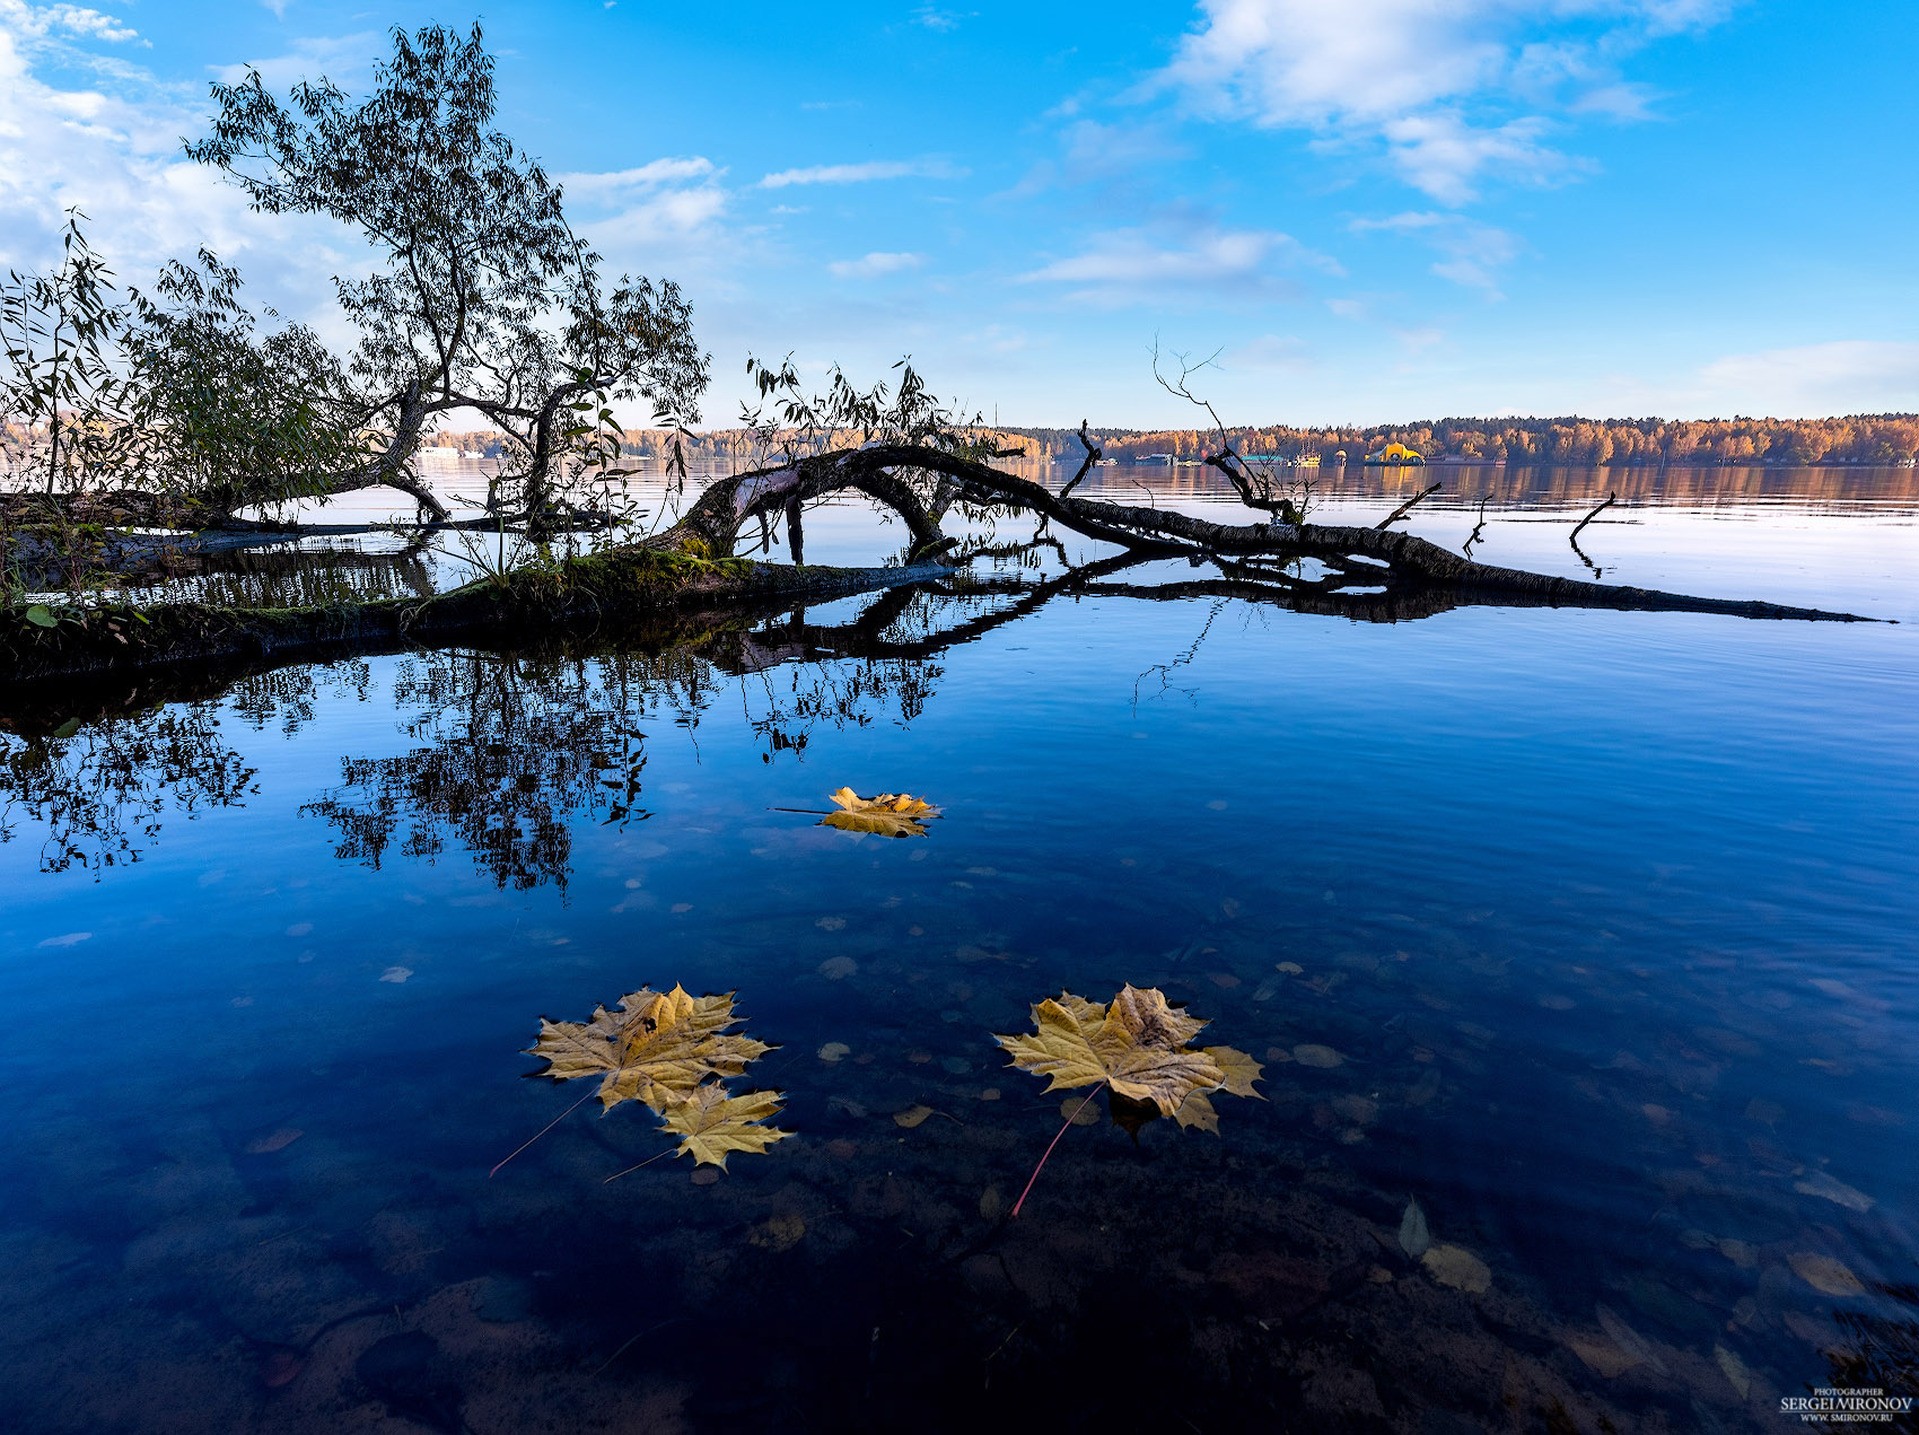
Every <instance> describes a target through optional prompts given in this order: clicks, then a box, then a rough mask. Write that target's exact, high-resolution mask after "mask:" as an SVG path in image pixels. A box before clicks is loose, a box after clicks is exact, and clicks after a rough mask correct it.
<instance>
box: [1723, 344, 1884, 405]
mask: <svg viewBox="0 0 1919 1435" xmlns="http://www.w3.org/2000/svg"><path fill="white" fill-rule="evenodd" d="M1700 379H1701V381H1702V383H1703V385H1704V389H1705V393H1704V395H1703V399H1702V406H1701V411H1702V412H1707V411H1710V412H1714V413H1723V414H1732V413H1742V414H1756V415H1757V414H1763V415H1768V416H1773V417H1780V418H1810V417H1820V416H1825V415H1831V414H1857V413H1890V412H1898V413H1910V412H1912V411H1913V410H1914V409H1919V344H1915V343H1908V342H1898V341H1892V340H1876V339H1839V340H1834V341H1832V342H1828V343H1823V344H1800V345H1796V346H1794V347H1791V348H1781V349H1762V350H1759V351H1758V352H1756V353H1749V354H1729V355H1727V356H1726V357H1725V358H1722V359H1718V360H1715V361H1714V362H1712V363H1710V364H1707V365H1706V366H1705V367H1704V368H1703V369H1701V370H1700Z"/></svg>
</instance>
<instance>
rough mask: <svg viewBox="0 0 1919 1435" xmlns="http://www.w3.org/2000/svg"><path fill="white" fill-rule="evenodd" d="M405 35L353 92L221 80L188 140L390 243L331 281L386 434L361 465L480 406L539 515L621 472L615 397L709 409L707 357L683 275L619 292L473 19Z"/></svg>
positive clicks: (250, 188) (404, 455) (324, 85)
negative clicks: (370, 260) (503, 120)
mask: <svg viewBox="0 0 1919 1435" xmlns="http://www.w3.org/2000/svg"><path fill="white" fill-rule="evenodd" d="M393 44H394V52H393V55H392V58H391V59H389V60H387V61H385V62H384V63H382V64H381V65H380V66H379V67H378V68H377V70H376V71H375V76H374V86H373V91H372V93H371V94H370V95H369V96H368V97H367V98H365V99H364V100H362V101H360V102H358V103H354V102H352V101H350V100H349V99H348V97H347V95H346V94H345V93H344V92H343V91H341V90H340V89H339V88H338V87H337V86H335V85H334V84H332V83H331V82H330V81H327V80H321V81H318V82H317V83H315V82H302V83H300V84H298V85H295V86H294V87H293V90H292V92H291V94H290V96H289V97H288V98H287V99H286V100H284V101H282V100H281V99H279V98H276V97H275V96H273V95H271V94H269V93H268V91H267V88H266V85H265V82H264V81H263V79H262V78H261V76H260V74H259V72H258V71H257V70H249V71H248V73H247V76H246V78H245V79H243V80H241V81H239V82H238V83H236V84H230V85H229V84H216V85H215V86H214V87H213V97H214V99H215V101H216V102H217V103H218V105H219V115H218V117H217V119H216V120H215V122H214V125H213V130H212V133H211V134H210V135H209V136H208V137H207V138H205V139H203V140H200V141H198V142H196V143H193V144H189V145H188V146H187V151H188V153H189V154H190V155H191V156H192V157H193V158H195V159H197V160H200V161H201V162H203V163H205V164H209V165H212V166H214V167H216V168H218V169H220V170H221V171H223V172H224V173H226V174H227V175H228V176H229V177H231V178H232V179H233V180H234V181H236V182H237V183H238V184H239V185H240V186H241V188H242V189H243V190H244V191H245V192H246V195H247V197H248V199H249V200H250V201H251V203H252V205H253V207H254V208H255V209H258V210H260V211H262V212H264V213H267V214H313V215H326V216H329V217H331V218H334V219H337V220H339V221H341V222H343V223H345V224H348V225H351V226H354V227H355V228H357V229H358V230H359V231H360V232H361V233H362V234H363V235H364V236H365V238H366V239H367V240H368V241H369V243H370V244H371V245H372V246H373V248H374V249H375V251H376V252H377V253H379V255H380V256H381V259H382V261H383V263H382V266H381V267H380V268H379V269H377V270H375V271H374V272H373V273H371V274H368V275H366V276H364V277H360V278H352V279H348V278H337V277H336V279H335V281H334V283H335V289H336V292H337V294H338V297H339V301H340V304H341V307H342V308H343V309H344V310H345V312H346V315H347V318H348V319H349V320H350V321H351V322H352V323H353V324H354V326H355V327H356V328H357V329H358V331H359V342H358V344H357V346H356V348H355V349H354V352H353V354H352V357H351V360H350V371H351V373H352V376H353V378H354V380H355V382H356V383H357V384H358V385H360V386H361V387H362V388H363V389H364V390H365V391H366V392H367V393H368V394H370V395H372V398H371V400H370V405H371V407H370V409H369V412H368V413H367V414H366V415H365V419H366V421H367V423H368V424H369V426H370V427H375V428H377V429H378V430H379V432H380V433H381V435H382V437H383V439H384V448H383V451H382V452H381V453H380V454H379V455H378V456H377V458H376V459H375V460H373V462H372V464H371V466H370V468H369V470H368V475H369V476H368V481H381V482H391V481H395V480H398V479H401V478H403V477H404V476H406V474H407V473H409V472H410V465H411V462H412V458H413V453H414V450H415V448H416V447H417V445H418V442H419V439H420V435H421V433H422V431H423V430H424V428H425V427H426V426H427V425H428V424H429V423H430V422H432V421H433V420H435V419H436V417H437V416H438V415H440V414H443V413H447V412H451V411H453V410H458V409H472V410H476V411H478V412H479V413H480V414H481V415H482V416H483V417H484V418H485V419H486V421H487V422H489V423H491V424H493V425H495V426H496V427H497V428H498V429H499V431H500V432H501V433H502V434H503V435H504V436H505V438H506V443H507V448H508V451H509V455H510V460H511V461H510V464H509V471H508V475H507V478H506V480H505V481H506V482H508V483H510V485H511V486H512V487H513V488H514V489H515V490H516V492H514V493H513V494H512V495H511V504H512V506H513V507H515V508H516V509H517V512H518V515H519V516H520V517H523V518H524V519H525V520H526V521H527V522H528V524H529V526H530V527H532V528H534V529H535V530H541V529H544V528H547V527H550V526H551V525H552V524H553V523H554V522H556V521H557V520H558V519H559V518H560V517H561V516H562V515H563V513H564V512H565V511H566V510H567V509H568V508H569V506H570V504H571V498H570V495H575V494H579V493H581V492H582V491H583V488H582V486H583V485H584V483H585V482H586V481H587V480H588V479H601V478H613V479H617V478H618V477H619V476H620V474H619V471H618V469H617V462H616V461H617V458H618V454H619V428H618V426H617V425H616V424H615V423H614V421H613V414H612V409H611V407H610V405H611V403H612V402H614V401H615V400H621V399H635V398H645V399H647V400H649V401H650V402H651V403H652V404H653V406H654V409H655V410H656V415H657V417H656V420H655V421H656V422H658V423H664V424H666V425H668V426H669V427H672V428H673V429H675V430H676V431H677V430H678V429H679V428H681V427H683V426H684V425H685V424H687V423H690V422H693V421H695V420H696V419H697V418H698V417H699V411H698V407H697V404H698V396H699V394H700V392H701V391H702V390H703V389H704V387H705V385H706V379H707V359H706V356H705V355H704V354H702V353H701V352H700V351H699V349H698V347H697V346H696V344H695V343H694V340H693V333H692V323H691V310H690V308H689V306H688V305H687V303H686V301H685V299H684V298H683V297H682V295H681V293H680V290H679V288H678V286H677V285H674V284H672V283H656V282H655V281H653V280H651V279H645V278H641V279H633V278H630V277H629V278H624V279H622V280H621V281H620V282H619V283H618V284H617V285H615V286H613V287H612V288H611V289H609V288H608V287H607V286H606V285H605V283H604V282H603V281H602V278H601V275H600V262H601V261H600V256H599V255H597V254H595V253H594V252H593V251H592V250H591V249H590V248H589V247H588V246H587V245H586V243H585V242H584V241H583V240H582V239H580V238H579V236H577V235H576V234H574V232H573V230H572V229H571V227H570V226H569V225H568V223H567V220H566V217H565V213H564V211H563V209H562V205H561V190H560V187H559V185H557V184H556V183H554V182H553V180H552V179H551V178H549V177H548V175H547V174H546V171H545V170H544V169H543V168H542V167H541V166H540V165H539V164H538V163H536V162H535V161H533V160H532V159H531V158H529V157H528V156H527V155H525V154H524V153H523V152H521V151H520V150H519V149H518V148H517V147H515V145H514V144H513V142H512V141H511V140H510V139H509V138H508V137H507V136H506V135H504V134H503V133H501V132H500V131H499V130H497V129H496V128H494V125H493V120H494V114H495V110H496V107H497V100H496V96H495V91H494V61H493V57H492V56H491V55H490V54H488V53H487V51H486V49H485V46H484V44H483V42H482V35H481V30H480V27H479V26H478V25H475V26H474V27H473V29H472V30H471V31H470V32H469V33H468V34H467V35H465V36H461V35H459V34H458V33H456V32H455V31H453V30H451V29H448V28H446V27H444V26H437V25H435V26H428V27H426V28H424V29H421V30H419V31H417V32H415V33H413V34H408V33H407V32H406V31H405V30H400V29H396V30H395V31H394V32H393ZM507 504H508V498H507V496H506V495H505V494H504V491H502V492H499V493H496V504H495V506H504V505H507Z"/></svg>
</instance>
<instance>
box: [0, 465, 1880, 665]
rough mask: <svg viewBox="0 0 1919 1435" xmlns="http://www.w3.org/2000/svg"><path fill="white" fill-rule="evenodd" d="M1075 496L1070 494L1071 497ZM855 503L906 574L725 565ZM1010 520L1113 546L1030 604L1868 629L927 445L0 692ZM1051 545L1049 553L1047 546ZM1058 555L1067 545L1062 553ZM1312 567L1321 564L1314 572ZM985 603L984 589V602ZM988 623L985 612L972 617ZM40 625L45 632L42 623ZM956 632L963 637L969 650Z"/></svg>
mask: <svg viewBox="0 0 1919 1435" xmlns="http://www.w3.org/2000/svg"><path fill="white" fill-rule="evenodd" d="M1071 486H1072V485H1070V484H1069V485H1068V487H1069V488H1070V487H1071ZM845 492H857V493H860V494H863V495H865V496H866V497H868V498H870V499H872V500H873V501H875V502H877V503H879V504H881V505H882V506H884V507H885V508H887V509H889V510H890V511H892V512H893V513H895V514H897V515H898V516H899V517H900V519H901V520H902V521H903V522H904V524H905V526H906V528H907V531H908V534H909V535H910V539H911V542H910V545H909V547H908V550H907V561H906V564H905V566H901V567H892V568H882V569H831V568H811V567H800V566H793V567H786V566H775V565H765V564H755V563H749V562H746V561H744V560H741V559H736V558H734V557H733V556H732V555H733V552H734V549H735V548H736V547H737V546H738V543H739V538H740V534H741V532H742V530H745V529H747V528H748V527H749V526H754V527H760V528H761V531H763V532H770V525H771V524H773V523H774V522H783V523H785V524H786V526H787V528H788V531H789V533H793V534H797V532H798V522H797V514H798V511H799V509H800V508H801V506H802V505H804V504H805V503H808V502H812V501H817V500H820V499H823V498H826V497H829V496H831V495H833V494H837V493H845ZM955 504H959V505H961V506H963V507H967V508H970V509H972V510H973V511H975V512H980V513H989V512H990V513H1017V514H1024V515H1029V516H1032V517H1034V518H1036V519H1037V520H1038V521H1039V523H1040V525H1041V528H1042V530H1043V529H1044V528H1045V527H1046V525H1049V524H1057V525H1058V526H1060V527H1061V528H1065V529H1070V530H1072V531H1073V532H1076V533H1078V534H1080V535H1082V536H1084V537H1086V538H1090V539H1094V540H1097V541H1100V542H1104V543H1110V544H1112V545H1114V546H1116V547H1117V548H1118V549H1119V550H1120V552H1119V553H1118V554H1117V555H1115V556H1114V558H1112V559H1109V560H1103V561H1101V562H1099V563H1095V564H1091V565H1087V566H1083V567H1080V568H1078V569H1075V570H1071V571H1069V572H1068V573H1067V574H1066V575H1064V576H1063V577H1061V578H1059V579H1054V580H1048V581H1047V582H1046V583H1043V584H1040V585H1038V586H1037V587H1036V588H1035V587H1033V586H1032V585H1024V586H1023V587H1022V588H1021V590H1020V591H1021V593H1022V594H1023V596H1022V597H1021V598H1020V600H1019V601H1018V602H1017V603H1016V604H1015V607H1016V608H1021V609H1024V610H1027V611H1030V609H1031V608H1032V607H1036V606H1038V605H1039V604H1041V603H1043V602H1045V601H1046V600H1047V599H1049V598H1050V597H1051V596H1053V595H1054V594H1055V593H1057V592H1061V591H1067V590H1071V591H1076V592H1079V593H1082V594H1089V595H1091V594H1105V595H1109V596H1128V597H1131V596H1148V595H1152V596H1159V597H1238V598H1245V599H1248V600H1251V601H1258V602H1270V603H1276V604H1280V605H1283V606H1286V607H1290V608H1294V609H1297V610H1299V611H1304V612H1317V613H1331V614H1339V615H1341V616H1345V617H1350V618H1358V619H1367V620H1373V621H1389V622H1390V621H1403V620H1406V619H1410V618H1417V617H1424V616H1429V615H1431V614H1434V613H1437V612H1441V611H1444V610H1446V609H1448V608H1453V607H1458V606H1463V605H1467V604H1484V603H1498V604H1511V605H1515V606H1517V605H1526V606H1532V605H1548V606H1556V607H1581V608H1604V609H1614V610H1620V611H1642V612H1687V613H1718V614H1724V615H1727V616H1732V617H1741V618H1766V619H1793V620H1804V621H1830V622H1868V621H1873V620H1871V619H1867V618H1863V617H1861V616H1859V615H1857V614H1852V613H1838V612H1828V611H1825V610H1822V609H1816V608H1802V607H1794V606H1790V605H1786V604H1778V603H1767V602H1763V601H1759V600H1741V599H1724V598H1710V597H1702V596H1697V595H1692V594H1684V593H1666V592H1660V591H1657V590H1654V589H1645V588H1630V587H1620V586H1616V585H1607V584H1601V583H1593V582H1586V581H1583V580H1580V579H1574V578H1562V577H1558V576H1555V575H1551V574H1542V573H1530V572H1525V571H1523V570H1520V569H1514V568H1501V567H1496V566H1494V565H1491V564H1485V563H1476V562H1474V561H1473V560H1471V559H1469V558H1464V557H1461V556H1460V555H1458V554H1454V553H1449V552H1447V551H1446V550H1445V549H1443V548H1440V547H1438V546H1437V545H1435V544H1432V543H1429V542H1427V541H1426V540H1425V539H1422V538H1418V537H1415V536H1414V535H1412V534H1408V533H1402V532H1397V531H1393V530H1390V529H1380V528H1357V527H1344V526H1337V525H1331V524H1308V523H1289V522H1283V521H1277V520H1275V521H1269V522H1264V523H1253V524H1243V525H1232V524H1222V523H1215V522H1212V521H1210V520H1208V519H1203V518H1195V517H1192V516H1190V515H1188V514H1183V513H1177V512H1171V511H1168V510H1163V509H1157V508H1141V507H1136V506H1133V505H1128V504H1119V503H1110V502H1107V501H1105V500H1102V499H1092V498H1081V497H1076V496H1073V495H1072V494H1070V493H1059V494H1055V493H1053V492H1051V491H1050V490H1048V489H1046V488H1044V487H1042V486H1041V485H1039V484H1037V483H1034V482H1032V481H1031V480H1029V479H1024V478H1021V477H1019V476H1017V475H1014V474H1009V473H1005V472H1003V471H1001V470H999V469H996V468H993V467H991V466H990V465H988V464H986V463H984V462H981V461H980V460H979V459H976V458H972V457H969V456H967V455H964V454H960V453H954V452H949V451H947V450H945V449H941V448H937V447H932V446H928V445H922V444H903V443H895V444H869V445H867V446H865V447H862V448H858V449H850V450H841V451H838V452H829V453H823V454H818V455H814V456H810V457H806V458H801V459H797V460H795V461H793V462H791V463H788V464H784V465H781V466H778V467H775V468H767V469H759V470H755V471H753V472H750V473H744V474H739V475H736V476H734V477H731V478H726V479H722V480H720V481H718V482H716V483H714V484H712V485H711V486H710V487H708V488H707V489H706V490H705V492H704V493H702V494H701V496H700V498H699V499H698V501H697V502H696V503H695V504H694V505H693V507H692V508H691V509H690V510H689V511H688V512H687V514H686V515H685V516H684V517H683V518H682V519H681V520H680V521H679V522H678V523H676V524H675V525H674V526H673V527H671V528H670V529H668V530H667V531H665V532H664V533H661V534H658V535H655V536H653V537H649V538H646V539H641V540H638V541H636V542H633V543H630V544H626V545H621V546H618V547H612V548H607V549H603V550H601V551H599V552H597V553H590V554H587V555H584V556H581V557H576V558H572V559H568V560H567V561H565V562H563V563H560V564H556V565H554V566H552V567H542V568H537V569H524V570H518V571H515V572H511V573H508V574H505V575H500V576H496V577H489V578H484V579H480V580H476V581H475V582H472V583H468V584H466V585H465V586H464V587H461V588H458V589H454V590H452V591H450V592H447V593H441V594H434V595H431V596H428V597H425V598H404V599H400V598H390V599H378V600H372V601H367V602H362V603H348V604H341V605H337V606H326V607H307V608H286V609H255V610H241V609H230V608H217V607H212V606H209V605H206V604H200V603H165V604H159V605H156V606H153V607H150V608H148V609H146V610H144V611H135V610H133V609H130V608H119V609H113V608H104V609H91V610H89V609H84V608H63V609H60V610H58V612H57V614H54V613H51V612H49V611H48V610H42V612H41V616H40V617H39V618H38V619H34V620H31V621H30V620H28V619H27V618H26V617H25V616H24V614H23V611H22V610H19V609H16V610H15V613H14V617H13V619H12V621H11V622H4V621H0V629H4V631H0V681H5V680H11V681H15V682H18V681H33V680H39V679H45V678H51V677H56V676H62V675H66V676H73V675H80V674H87V673H104V672H118V671H130V670H141V669H150V668H155V667H162V666H167V665H178V664H185V663H196V662H198V663H216V662H227V661H233V660H238V659H245V660H248V661H253V662H260V661H266V662H269V663H274V664H277V663H280V662H291V661H297V660H304V659H308V658H318V657H324V656H330V655H336V654H340V653H345V652H379V651H391V650H394V649H396V648H402V647H406V646H412V645H421V644H446V643H454V642H458V641H461V640H463V639H466V638H470V637H471V636H473V635H475V634H487V635H491V636H495V637H499V638H503V639H504V638H510V637H512V636H515V635H520V636H530V637H539V638H550V637H555V636H567V637H573V638H588V637H591V636H592V635H593V634H595V633H598V632H602V631H613V630H617V629H618V628H620V627H621V626H622V625H629V624H632V623H634V622H637V621H641V620H642V619H645V618H647V617H649V616H651V615H657V614H661V613H670V612H673V611H691V610H693V609H696V608H699V607H700V606H701V605H704V606H705V607H706V608H707V609H711V610H719V609H723V608H728V607H733V608H738V607H740V606H742V605H744V606H755V605H757V606H758V607H760V608H763V609H767V610H768V611H778V610H780V609H782V608H784V609H792V608H795V607H800V606H804V605H805V604H806V603H810V602H817V601H821V600H824V599H826V598H830V597H837V596H842V595H845V594H850V593H857V592H865V591H876V590H879V589H882V588H888V587H896V586H899V585H902V584H906V583H911V582H915V581H919V580H923V579H926V578H928V577H933V576H938V575H940V574H943V573H947V572H950V571H951V570H950V568H948V567H945V566H942V565H941V564H940V563H939V562H937V561H936V560H938V559H939V558H940V556H941V555H943V554H946V553H947V552H948V551H949V550H951V549H952V548H953V547H954V546H955V545H956V544H957V542H958V540H957V538H955V537H952V536H949V535H947V534H946V533H945V531H944V530H943V529H942V527H941V519H942V517H943V516H944V515H945V514H946V513H947V512H948V511H949V510H950V509H951V508H952V507H953V506H954V505H955ZM1052 546H1055V547H1057V542H1056V540H1055V541H1053V544H1052ZM1061 551H1062V552H1063V550H1061ZM1166 557H1183V558H1185V559H1187V560H1188V561H1189V562H1191V563H1193V564H1194V565H1195V566H1197V565H1200V564H1204V563H1210V564H1211V565H1213V566H1214V567H1216V568H1217V569H1218V570H1219V576H1218V577H1209V578H1200V579H1195V580H1192V581H1187V582H1179V583H1170V584H1159V585H1146V584H1128V583H1115V582H1108V581H1105V580H1107V579H1108V578H1110V577H1114V576H1116V575H1117V573H1118V572H1119V571H1121V570H1123V569H1125V568H1128V567H1131V566H1133V565H1135V564H1139V563H1142V562H1144V561H1146V560H1149V559H1154V558H1166ZM1308 561H1310V562H1312V563H1313V564H1314V565H1315V566H1316V567H1317V568H1318V569H1319V570H1320V571H1319V572H1317V573H1311V574H1309V573H1307V572H1306V571H1305V565H1306V563H1307V562H1308ZM976 591H983V590H976ZM982 621H983V622H989V623H990V622H992V621H996V620H982ZM49 622H50V624H51V625H50V626H49ZM961 640H963V639H961Z"/></svg>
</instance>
